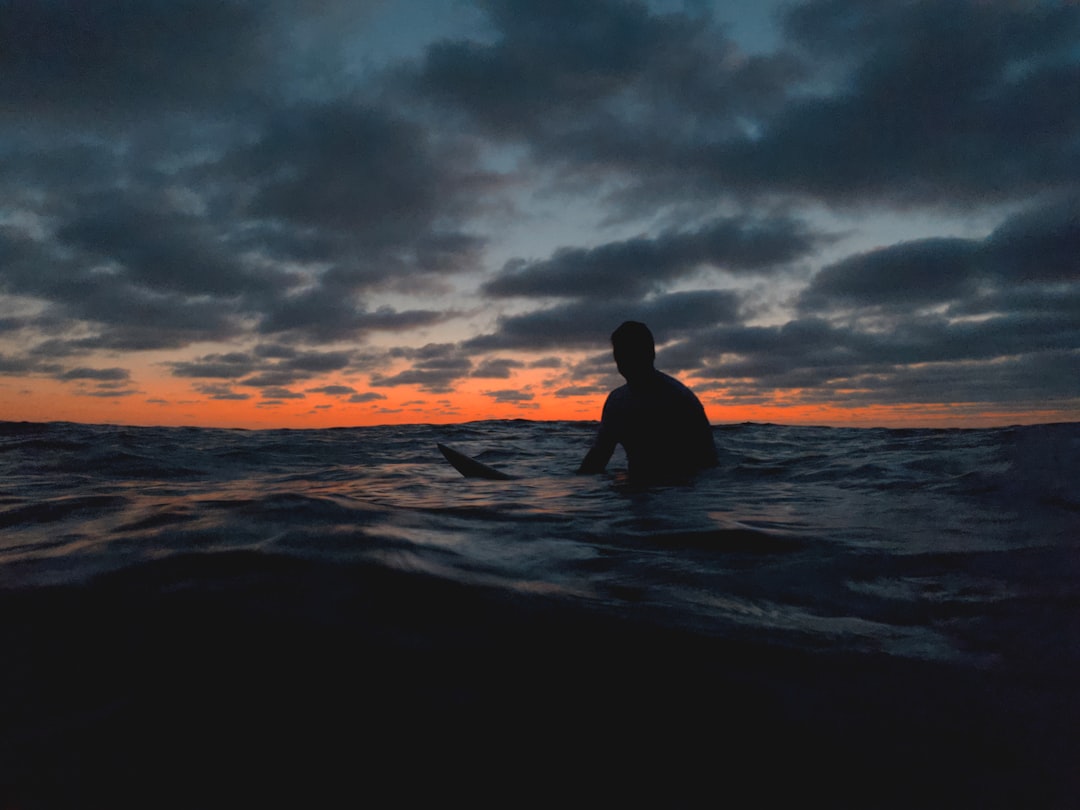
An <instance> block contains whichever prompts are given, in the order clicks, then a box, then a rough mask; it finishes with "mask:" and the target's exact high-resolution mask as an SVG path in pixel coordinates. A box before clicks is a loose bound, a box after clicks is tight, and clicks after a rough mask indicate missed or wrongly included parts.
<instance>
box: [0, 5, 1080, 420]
mask: <svg viewBox="0 0 1080 810" xmlns="http://www.w3.org/2000/svg"><path fill="white" fill-rule="evenodd" d="M0 99H2V101H0V419H4V420H30V421H52V420H64V421H80V422H92V423H120V424H141V425H202V426H222V427H248V428H261V427H324V426H338V425H340V426H346V425H376V424H396V423H443V422H461V421H468V420H472V419H486V418H498V419H506V418H525V419H597V418H599V413H600V408H601V406H602V404H603V401H604V396H605V395H606V394H607V392H608V391H609V390H611V389H612V388H613V387H615V386H617V385H619V384H621V382H622V380H621V378H620V377H619V376H618V375H617V373H616V371H615V368H614V365H613V363H612V361H611V352H610V343H609V336H610V333H611V332H612V330H613V329H614V328H615V327H616V326H618V325H619V323H621V322H622V321H624V320H631V319H632V320H640V321H644V322H645V323H647V324H648V325H649V326H650V328H651V329H652V331H653V333H654V335H655V336H656V340H657V348H658V353H657V366H658V367H659V368H661V369H662V370H664V371H666V372H668V373H670V374H672V375H674V376H676V377H678V378H679V379H681V380H683V381H684V382H686V383H687V384H688V385H690V387H691V388H692V389H693V390H694V391H695V392H696V393H697V394H698V396H699V397H700V398H701V400H702V402H703V403H704V405H705V407H706V411H707V413H708V415H709V417H710V419H711V420H712V421H713V422H714V423H728V422H742V421H761V422H764V421H768V422H778V423H785V424H826V425H851V426H870V425H881V426H928V427H932V426H954V427H979V426H989V425H1007V424H1016V423H1037V422H1054V421H1074V420H1078V419H1080V3H1078V2H1061V1H1060V0H1059V1H1058V2H1041V1H1040V0H903V1H901V0H897V1H896V2H882V1H881V0H816V1H814V2H762V1H761V0H758V2H755V3H743V2H735V0H716V1H715V2H708V0H684V1H682V2H679V1H678V0H666V1H665V2H660V0H625V1H624V0H588V1H587V2H585V1H583V0H487V1H484V0H476V1H475V2H466V1H465V0H384V1H382V2H380V0H306V1H304V0H292V1H291V2H290V1H289V0H250V1H248V0H95V2H93V3H87V2H84V0H37V1H36V2H25V0H0Z"/></svg>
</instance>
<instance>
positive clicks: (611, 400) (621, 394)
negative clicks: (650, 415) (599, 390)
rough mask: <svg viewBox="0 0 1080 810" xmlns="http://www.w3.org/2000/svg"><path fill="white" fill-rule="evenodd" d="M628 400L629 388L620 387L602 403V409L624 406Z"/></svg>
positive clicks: (627, 386) (626, 386)
mask: <svg viewBox="0 0 1080 810" xmlns="http://www.w3.org/2000/svg"><path fill="white" fill-rule="evenodd" d="M629 399H630V386H629V385H620V386H619V387H618V388H616V389H614V390H613V391H612V392H611V393H610V394H608V395H607V401H606V402H605V403H604V408H605V409H606V408H613V407H614V408H617V407H619V406H620V405H623V404H625V403H626V402H627V401H628V400H629Z"/></svg>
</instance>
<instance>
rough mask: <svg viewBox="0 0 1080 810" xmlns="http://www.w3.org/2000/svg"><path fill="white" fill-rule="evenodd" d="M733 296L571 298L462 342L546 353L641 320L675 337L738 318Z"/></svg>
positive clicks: (586, 344)
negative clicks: (588, 299)
mask: <svg viewBox="0 0 1080 810" xmlns="http://www.w3.org/2000/svg"><path fill="white" fill-rule="evenodd" d="M738 310H739V297H738V295H737V294H736V293H734V292H732V291H729V290H700V291H695V292H678V293H668V294H666V295H660V296H656V297H654V298H650V299H646V300H644V301H639V302H632V303H627V302H621V301H618V300H615V301H599V302H589V301H575V302H571V303H567V304H563V305H561V306H556V307H551V308H548V309H541V310H535V311H532V312H528V313H525V314H523V315H514V316H510V317H505V318H502V319H500V320H499V323H498V329H497V331H495V332H493V333H491V334H487V335H480V336H477V337H475V338H471V339H470V340H467V341H466V342H465V346H466V348H468V349H470V350H484V351H487V350H496V349H518V350H525V351H550V350H551V349H553V348H561V349H582V348H587V349H593V348H596V347H597V346H601V345H606V344H607V341H608V337H609V335H610V334H611V332H612V331H613V330H614V329H615V327H617V326H618V325H619V324H620V323H622V322H623V321H625V320H640V321H645V322H646V323H648V324H649V325H650V327H652V329H653V331H654V333H658V335H657V339H658V340H661V339H662V338H661V337H660V335H661V334H666V335H671V336H675V335H679V334H685V333H687V332H691V331H694V330H697V329H702V328H707V327H710V326H713V325H715V324H717V323H725V322H731V321H735V320H736V319H737V318H738Z"/></svg>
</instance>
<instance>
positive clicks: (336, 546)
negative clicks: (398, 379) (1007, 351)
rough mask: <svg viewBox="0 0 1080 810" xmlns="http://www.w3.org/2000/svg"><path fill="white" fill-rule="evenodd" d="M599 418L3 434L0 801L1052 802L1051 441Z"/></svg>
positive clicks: (1057, 731) (1074, 652) (1076, 542)
mask: <svg viewBox="0 0 1080 810" xmlns="http://www.w3.org/2000/svg"><path fill="white" fill-rule="evenodd" d="M593 430H594V426H593V425H590V424H587V423H569V422H567V423H563V422H524V421H505V422H481V423H470V424H464V425H455V426H415V427H378V428H356V429H337V430H310V431H296V430H277V431H232V430H211V429H190V428H129V427H105V426H85V425H75V424H26V423H0V471H2V473H0V486H2V489H0V808H9V807H10V808H38V807H50V808H51V807H110V806H118V805H125V806H135V805H138V806H144V807H160V806H177V807H205V806H229V807H246V806H261V805H263V804H266V803H274V804H291V805H294V806H304V807H308V806H311V807H325V806H359V805H375V806H396V805H410V804H414V803H415V802H417V801H420V800H424V801H426V802H427V803H431V802H432V801H438V802H439V803H440V804H451V803H461V802H464V803H467V804H472V805H475V804H477V803H483V804H489V805H499V806H522V805H526V806H528V805H532V804H544V805H549V804H558V805H560V806H595V805H599V806H610V805H612V804H615V803H620V804H622V803H630V804H631V805H634V806H650V805H652V806H686V805H699V804H700V805H709V806H718V805H732V806H776V805H778V804H780V803H783V804H784V805H785V806H786V805H789V804H794V805H806V806H816V805H817V804H818V803H825V804H828V805H829V806H833V807H836V806H850V807H926V806H934V807H991V806H992V807H1061V808H1065V807H1078V806H1080V487H1078V484H1077V482H1078V481H1080V424H1078V423H1071V424H1058V425H1041V426H1029V427H1010V428H1001V429H986V430H983V429H980V430H886V429H880V430H878V429H873V430H872V429H837V428H803V427H783V426H777V425H759V424H745V425H733V426H723V427H717V428H716V429H715V436H716V443H717V446H718V449H719V451H720V457H721V463H720V466H719V467H718V468H717V469H716V470H710V471H707V472H706V473H703V474H702V475H700V476H699V477H698V478H697V479H696V480H694V481H693V482H690V483H687V484H683V485H679V486H666V487H652V488H643V487H638V486H635V485H633V484H632V483H631V482H629V481H628V480H626V478H625V476H624V475H623V474H622V473H621V469H622V467H623V466H624V464H623V461H622V459H621V458H620V457H619V456H618V455H617V456H616V458H615V459H614V460H613V462H612V463H611V464H610V465H609V470H610V472H609V473H607V474H604V475H600V476H591V477H579V476H575V475H573V474H572V471H573V470H574V469H575V467H576V465H577V464H578V463H579V462H580V460H581V457H582V456H583V455H584V452H585V450H586V449H587V447H588V444H589V442H590V439H591V436H592V432H593ZM436 442H443V443H445V444H448V445H450V446H452V447H454V448H456V449H458V450H461V451H462V452H465V453H467V454H469V455H472V456H475V457H476V458H478V459H479V460H481V461H483V462H484V463H486V464H490V465H493V466H495V467H498V468H500V469H502V470H504V471H506V472H508V473H511V474H513V475H515V476H517V478H516V479H515V480H511V481H486V480H475V479H465V478H463V477H461V476H460V475H459V474H458V473H457V472H456V471H455V470H454V469H453V468H451V467H450V466H449V465H448V464H447V463H446V462H445V461H444V460H443V459H442V457H441V456H440V454H439V453H438V451H437V449H436V446H435V445H436Z"/></svg>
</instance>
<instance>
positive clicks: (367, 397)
mask: <svg viewBox="0 0 1080 810" xmlns="http://www.w3.org/2000/svg"><path fill="white" fill-rule="evenodd" d="M380 399H386V395H385V394H380V393H378V392H377V391H365V392H364V393H362V394H353V395H352V396H351V397H349V402H351V403H354V404H363V403H365V402H377V401H379V400H380Z"/></svg>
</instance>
